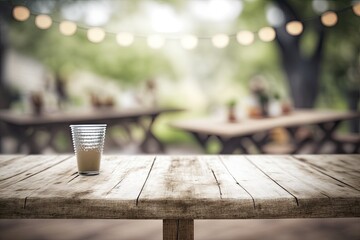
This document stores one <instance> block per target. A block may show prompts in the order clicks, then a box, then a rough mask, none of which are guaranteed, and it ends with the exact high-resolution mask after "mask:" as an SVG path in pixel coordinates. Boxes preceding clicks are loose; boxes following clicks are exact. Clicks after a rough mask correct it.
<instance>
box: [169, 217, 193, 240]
mask: <svg viewBox="0 0 360 240" xmlns="http://www.w3.org/2000/svg"><path fill="white" fill-rule="evenodd" d="M163 239H164V240H192V239H194V220H189V219H183V220H172V219H164V220H163Z"/></svg>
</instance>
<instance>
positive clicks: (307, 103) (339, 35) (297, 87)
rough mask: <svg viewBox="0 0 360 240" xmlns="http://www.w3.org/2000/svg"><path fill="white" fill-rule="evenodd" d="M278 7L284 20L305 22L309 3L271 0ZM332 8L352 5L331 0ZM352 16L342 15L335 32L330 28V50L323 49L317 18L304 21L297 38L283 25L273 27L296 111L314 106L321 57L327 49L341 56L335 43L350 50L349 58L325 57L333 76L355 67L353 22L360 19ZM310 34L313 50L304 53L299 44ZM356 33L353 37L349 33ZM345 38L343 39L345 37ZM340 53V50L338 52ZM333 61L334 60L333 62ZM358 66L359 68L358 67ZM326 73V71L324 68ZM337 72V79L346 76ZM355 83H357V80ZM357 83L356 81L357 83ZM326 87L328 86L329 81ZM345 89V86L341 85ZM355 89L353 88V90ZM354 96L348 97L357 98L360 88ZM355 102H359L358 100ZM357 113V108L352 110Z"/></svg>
mask: <svg viewBox="0 0 360 240" xmlns="http://www.w3.org/2000/svg"><path fill="white" fill-rule="evenodd" d="M273 1H274V2H275V3H276V4H277V5H278V6H279V8H280V9H281V10H282V12H283V13H284V16H285V21H286V22H290V21H293V20H298V21H301V20H303V19H304V17H303V16H300V15H305V14H306V13H307V12H309V5H311V4H309V2H308V1H301V2H300V1H297V2H295V1H291V0H273ZM331 4H333V8H334V9H341V8H343V7H347V6H351V1H348V0H344V1H332V2H331ZM356 18H357V17H356V16H354V14H352V13H351V12H350V11H348V12H347V14H343V15H341V17H340V19H339V23H338V25H339V24H340V25H341V26H339V27H337V28H336V29H332V33H331V34H332V39H331V40H332V41H331V43H330V42H329V43H330V44H331V45H332V46H331V48H332V49H329V48H326V49H325V44H326V42H325V39H326V38H327V34H326V29H325V27H324V26H323V25H322V24H321V20H320V17H316V18H313V19H312V20H311V21H308V22H306V25H305V26H304V31H303V32H302V33H301V34H300V35H297V36H292V35H290V34H288V33H287V31H286V27H285V25H282V26H280V27H277V28H276V33H277V37H276V42H277V43H278V46H279V50H280V55H281V57H282V65H283V68H284V71H285V73H286V76H287V80H288V82H289V87H290V92H291V96H292V98H293V102H294V105H295V107H298V108H311V107H314V105H315V101H316V98H317V96H318V93H319V87H320V86H319V84H320V76H321V75H320V73H321V70H322V69H321V67H322V65H323V55H324V50H330V51H332V52H334V51H336V52H337V55H339V54H340V55H341V53H340V52H339V49H337V48H336V47H335V48H334V46H335V44H336V43H337V42H338V43H339V42H345V41H346V43H345V45H347V46H346V48H348V49H351V50H350V52H351V55H352V57H350V59H349V58H348V59H341V58H340V59H339V58H336V57H335V58H327V61H326V63H327V64H328V66H332V67H331V68H332V70H330V71H332V72H333V73H334V72H336V71H339V70H340V69H341V70H340V72H341V71H345V72H346V71H348V70H349V69H350V68H351V66H354V65H355V66H356V59H357V58H358V56H359V44H360V39H359V34H356V31H357V28H356V27H354V26H358V25H356V22H358V23H359V19H356ZM310 31H311V33H310V34H312V39H313V40H312V41H313V42H315V44H314V47H313V51H312V52H311V53H310V54H304V48H303V47H302V44H303V43H304V41H303V40H304V39H305V38H306V36H307V35H306V34H309V32H310ZM352 32H355V34H352ZM345 36H346V37H345ZM340 51H341V50H340ZM334 59H336V61H334ZM339 64H340V65H345V66H341V67H340V68H339V67H335V68H333V67H334V65H339ZM357 66H359V65H357ZM327 70H329V68H327ZM345 72H343V73H339V72H338V74H335V76H336V75H337V77H339V74H340V75H342V77H344V76H346V75H347V74H346V73H345ZM351 81H353V80H351V79H346V80H345V82H351ZM357 82H358V81H357ZM358 83H359V82H358ZM327 84H328V85H329V84H331V83H330V81H328V82H327ZM342 87H344V86H342ZM355 89H356V88H355ZM356 91H357V94H356V93H353V94H352V95H350V96H353V95H354V96H355V98H357V99H358V94H359V89H356ZM354 101H355V102H356V99H352V100H351V101H350V102H352V108H354V105H356V104H354ZM357 101H358V100H357ZM353 110H356V109H353Z"/></svg>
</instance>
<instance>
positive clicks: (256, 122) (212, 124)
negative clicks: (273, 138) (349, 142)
mask: <svg viewBox="0 0 360 240" xmlns="http://www.w3.org/2000/svg"><path fill="white" fill-rule="evenodd" d="M354 118H360V113H355V112H340V111H328V110H311V109H309V110H296V111H293V112H292V113H290V114H288V115H283V116H279V117H272V118H263V119H245V120H240V121H239V122H237V123H229V122H227V121H225V120H219V119H212V118H205V119H193V120H181V121H175V122H173V123H172V124H171V126H173V127H175V128H179V129H182V130H186V131H189V132H195V133H202V134H210V135H215V136H221V137H237V136H243V135H247V134H254V133H258V132H263V131H268V130H271V129H273V128H277V127H299V126H306V125H313V124H319V123H327V122H334V121H343V120H348V119H354Z"/></svg>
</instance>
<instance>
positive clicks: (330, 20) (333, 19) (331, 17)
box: [321, 11, 338, 27]
mask: <svg viewBox="0 0 360 240" xmlns="http://www.w3.org/2000/svg"><path fill="white" fill-rule="evenodd" d="M321 22H322V24H324V26H327V27H332V26H335V24H336V23H337V22H338V16H337V15H336V13H335V12H332V11H328V12H325V13H324V14H322V15H321Z"/></svg>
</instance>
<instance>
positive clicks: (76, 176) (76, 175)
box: [67, 174, 80, 183]
mask: <svg viewBox="0 0 360 240" xmlns="http://www.w3.org/2000/svg"><path fill="white" fill-rule="evenodd" d="M73 175H74V174H73ZM73 175H72V176H73ZM78 176H80V175H79V174H78V175H76V176H74V177H73V178H72V179H70V180H69V181H68V182H67V183H70V182H71V181H73V180H74V179H75V178H77V177H78Z"/></svg>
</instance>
